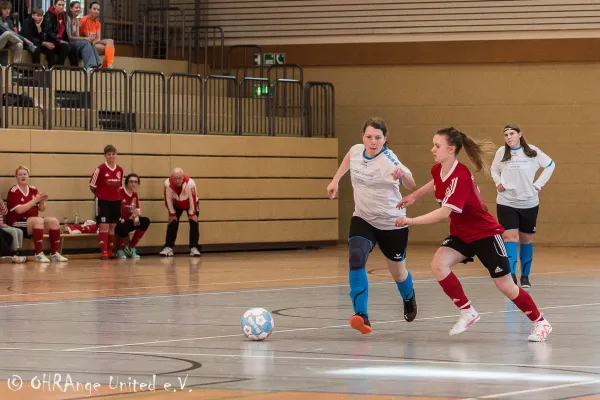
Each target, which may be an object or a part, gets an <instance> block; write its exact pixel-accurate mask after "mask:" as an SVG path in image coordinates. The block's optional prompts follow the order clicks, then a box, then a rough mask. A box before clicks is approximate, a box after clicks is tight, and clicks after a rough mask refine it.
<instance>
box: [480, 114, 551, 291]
mask: <svg viewBox="0 0 600 400" xmlns="http://www.w3.org/2000/svg"><path fill="white" fill-rule="evenodd" d="M504 142H505V143H506V144H505V145H504V146H502V147H500V148H499V149H498V151H497V152H496V156H495V157H494V162H493V163H492V168H491V170H492V178H493V179H494V183H495V184H496V188H497V190H498V195H497V198H496V203H497V206H496V207H497V214H498V221H499V222H500V224H501V225H502V226H503V227H504V234H503V235H502V236H503V239H504V242H505V245H506V252H507V254H508V259H509V262H510V273H511V275H512V278H513V281H515V283H517V252H518V251H517V248H518V247H519V244H520V259H521V287H523V288H530V287H531V283H530V282H529V272H530V271H531V261H532V259H533V234H534V233H535V232H536V229H535V228H536V221H537V216H538V210H539V203H540V200H539V197H538V192H539V191H540V190H542V187H544V185H545V184H546V182H548V180H549V179H550V177H551V176H552V172H554V168H555V166H556V164H554V161H552V159H551V158H550V157H548V156H547V155H546V154H544V153H543V152H542V151H541V150H540V149H539V148H537V147H535V146H533V145H529V144H527V141H526V140H525V137H524V136H523V134H522V133H521V128H519V126H518V125H506V126H505V127H504ZM540 168H543V169H544V171H543V172H542V173H541V174H540V176H539V178H538V179H537V180H536V179H535V174H536V172H537V171H538V170H539V169H540Z"/></svg>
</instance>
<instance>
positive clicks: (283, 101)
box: [269, 79, 304, 136]
mask: <svg viewBox="0 0 600 400" xmlns="http://www.w3.org/2000/svg"><path fill="white" fill-rule="evenodd" d="M302 96H303V90H302V83H301V82H300V81H298V80H294V79H277V80H276V81H275V83H274V84H273V95H272V97H271V99H270V103H271V106H270V107H269V119H270V124H269V135H271V136H275V135H277V134H282V135H283V136H303V132H304V126H303V125H304V115H303V110H304V103H303V101H302Z"/></svg>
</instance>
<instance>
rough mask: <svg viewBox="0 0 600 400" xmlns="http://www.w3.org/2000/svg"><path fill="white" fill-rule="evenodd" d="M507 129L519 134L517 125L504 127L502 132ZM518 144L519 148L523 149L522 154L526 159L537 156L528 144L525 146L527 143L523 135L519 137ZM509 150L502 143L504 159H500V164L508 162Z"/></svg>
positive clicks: (519, 129) (507, 146)
mask: <svg viewBox="0 0 600 400" xmlns="http://www.w3.org/2000/svg"><path fill="white" fill-rule="evenodd" d="M509 129H512V130H513V131H517V132H519V133H521V128H520V127H519V125H506V126H505V127H504V129H503V130H502V132H503V133H504V132H506V131H507V130H509ZM519 144H520V146H521V147H523V153H525V155H526V156H527V157H529V158H533V157H535V156H537V151H535V150H534V149H532V148H531V147H529V144H527V141H526V140H525V135H521V138H520V139H519ZM510 150H511V148H510V146H509V145H507V144H506V142H505V143H504V157H502V162H504V161H508V160H510Z"/></svg>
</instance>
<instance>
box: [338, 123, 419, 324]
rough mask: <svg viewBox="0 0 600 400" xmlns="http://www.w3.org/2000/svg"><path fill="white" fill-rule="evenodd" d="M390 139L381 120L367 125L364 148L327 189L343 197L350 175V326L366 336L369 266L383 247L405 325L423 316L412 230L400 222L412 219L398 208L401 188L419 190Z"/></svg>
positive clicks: (351, 155)
mask: <svg viewBox="0 0 600 400" xmlns="http://www.w3.org/2000/svg"><path fill="white" fill-rule="evenodd" d="M386 139H387V128H386V125H385V122H384V121H383V120H382V119H380V118H370V119H369V120H367V121H366V122H365V124H364V126H363V136H362V144H356V145H354V146H352V148H351V149H350V151H349V152H348V153H347V154H346V156H345V157H344V160H343V161H342V163H341V165H340V167H339V169H338V171H337V173H336V174H335V176H334V177H333V180H332V181H331V183H330V184H329V185H328V186H327V193H328V194H329V198H331V199H333V198H335V197H337V194H338V183H339V181H340V179H341V178H342V176H344V174H345V173H346V172H348V170H350V175H351V180H352V188H353V189H354V205H355V208H354V214H353V216H352V219H351V220H350V234H349V238H348V250H349V253H350V257H349V258H350V260H349V264H350V272H349V281H350V298H351V300H352V306H353V307H354V313H355V314H354V315H353V316H352V317H351V318H350V326H351V327H352V328H354V329H356V330H358V331H359V332H361V333H363V334H366V333H370V332H371V330H372V329H371V323H370V322H369V313H368V299H369V281H368V278H367V271H366V269H365V266H366V264H367V258H368V257H369V254H370V253H371V252H372V251H373V249H374V248H375V245H376V244H378V243H379V248H380V250H381V252H382V253H383V255H384V256H385V258H386V262H387V266H388V269H389V271H390V274H391V275H392V277H393V278H394V280H395V281H396V286H397V287H398V291H399V292H400V296H401V297H402V300H403V304H404V319H405V320H406V321H408V322H411V321H413V320H414V319H415V317H416V316H417V302H416V299H415V292H414V289H413V282H412V276H411V274H410V271H408V270H407V269H406V262H405V258H406V246H407V243H408V229H407V228H398V227H396V226H395V221H396V219H397V218H399V217H401V216H404V215H406V212H405V210H399V209H397V208H396V204H398V202H399V201H400V200H401V199H402V195H401V194H400V184H402V185H403V186H404V187H406V188H407V189H409V190H413V189H414V188H416V184H415V181H414V179H413V178H412V174H411V173H410V170H409V169H408V168H406V167H405V166H404V165H402V164H401V163H400V161H398V157H396V155H395V154H394V153H393V152H392V151H391V150H390V149H388V147H387V140H386Z"/></svg>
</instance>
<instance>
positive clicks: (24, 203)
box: [6, 165, 68, 263]
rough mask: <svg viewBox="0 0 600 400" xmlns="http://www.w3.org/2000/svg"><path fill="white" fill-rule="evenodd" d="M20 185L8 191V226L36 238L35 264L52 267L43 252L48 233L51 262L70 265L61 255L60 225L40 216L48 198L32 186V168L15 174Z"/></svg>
mask: <svg viewBox="0 0 600 400" xmlns="http://www.w3.org/2000/svg"><path fill="white" fill-rule="evenodd" d="M15 176H16V178H17V184H16V185H15V186H13V187H12V188H11V189H10V190H9V191H8V199H7V202H6V203H7V206H8V215H7V220H8V225H9V226H14V227H15V228H19V229H21V230H22V231H23V237H26V238H31V237H33V245H34V247H35V260H36V261H38V262H41V263H49V262H50V259H48V257H46V255H45V254H44V253H43V251H42V244H43V241H44V231H46V232H48V236H49V237H50V249H51V250H50V258H51V259H52V261H58V262H64V261H68V260H67V258H65V257H63V256H62V255H61V254H60V253H59V252H58V250H59V248H60V223H59V222H58V219H56V218H54V217H40V216H39V212H40V211H44V210H45V209H46V201H47V200H48V195H47V194H45V193H40V192H39V191H38V190H37V189H36V188H35V187H34V186H29V168H27V167H25V166H22V165H21V166H20V167H18V168H17V170H16V171H15Z"/></svg>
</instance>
